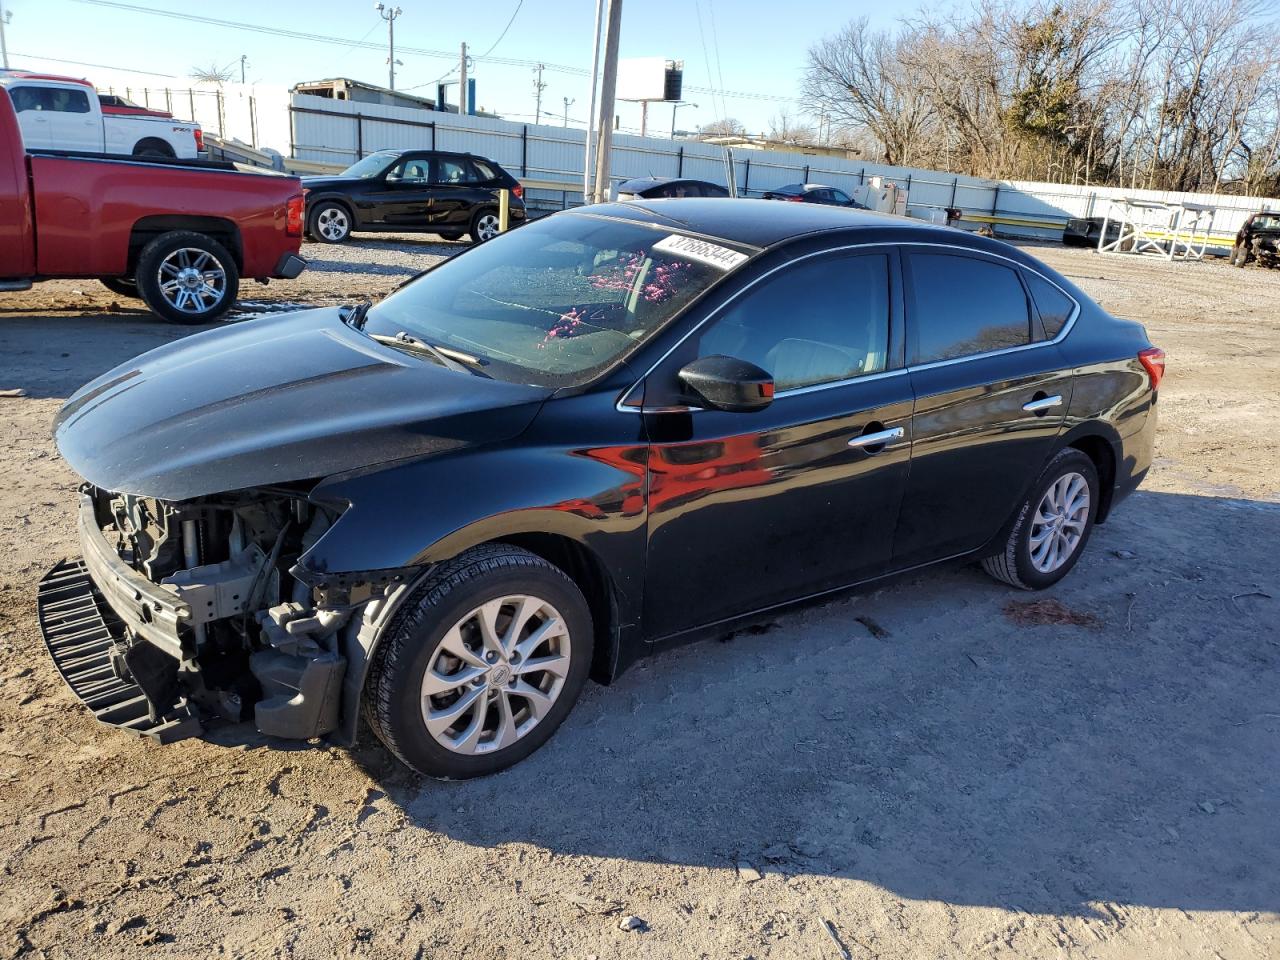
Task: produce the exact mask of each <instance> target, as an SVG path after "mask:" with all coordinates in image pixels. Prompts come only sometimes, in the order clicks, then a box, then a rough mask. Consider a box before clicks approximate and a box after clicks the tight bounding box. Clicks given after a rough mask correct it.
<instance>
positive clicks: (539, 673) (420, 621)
mask: <svg viewBox="0 0 1280 960" xmlns="http://www.w3.org/2000/svg"><path fill="white" fill-rule="evenodd" d="M591 649H592V627H591V614H590V612H589V610H588V608H587V603H586V600H585V599H584V598H583V596H582V593H581V591H580V590H579V589H578V588H577V586H576V585H575V584H574V583H573V581H572V580H570V579H569V578H568V577H567V576H566V575H565V574H564V573H563V572H562V571H561V570H560V569H558V568H557V567H554V566H552V565H551V564H549V563H547V562H546V561H545V560H543V559H542V558H540V557H537V556H535V555H534V554H532V553H529V552H528V551H526V550H521V549H519V548H517V547H511V546H507V545H505V544H490V545H486V546H481V547H476V548H474V549H471V550H468V551H466V552H465V553H462V554H460V555H459V556H458V557H456V558H454V559H453V560H450V561H448V562H446V563H443V564H441V565H440V567H439V568H438V569H437V570H436V571H435V572H434V573H433V574H432V575H431V576H430V577H429V578H428V579H427V581H426V582H425V583H424V584H422V586H421V587H419V588H418V590H417V592H416V593H415V594H414V596H413V597H412V598H410V599H409V600H408V601H407V602H406V603H405V605H404V607H402V608H401V609H400V611H399V612H398V613H397V614H396V616H395V618H394V619H393V620H392V622H391V623H389V624H388V625H387V633H386V635H385V637H384V638H383V640H382V642H381V643H380V644H379V645H378V648H377V650H376V652H375V654H374V659H373V662H372V663H371V664H370V668H369V679H368V682H367V685H366V688H365V701H364V702H365V715H366V717H367V719H368V720H369V724H370V726H371V727H373V730H374V732H375V733H376V734H377V735H378V738H379V739H380V740H382V742H383V743H384V744H386V746H387V748H388V749H389V750H391V752H392V753H394V754H395V755H396V756H397V757H399V758H400V759H401V760H402V761H403V762H404V763H406V764H408V765H409V766H410V767H412V768H414V769H415V770H417V771H419V772H420V773H424V774H426V775H428V776H431V777H437V778H440V779H445V780H461V779H467V778H470V777H478V776H483V775H484V774H489V773H495V772H497V771H498V770H502V769H505V768H506V767H509V766H511V765H512V764H514V763H517V762H519V761H520V760H523V759H524V758H525V757H527V756H529V754H531V753H533V752H534V751H535V750H536V749H538V747H540V746H541V745H542V744H543V743H545V742H546V741H547V740H548V739H549V738H550V737H551V735H552V734H553V733H555V731H556V728H557V727H558V726H559V725H560V723H561V722H562V721H563V720H564V718H565V717H566V716H567V715H568V713H569V711H570V710H571V709H572V708H573V704H574V702H575V701H576V700H577V699H578V695H579V693H581V691H582V687H583V684H584V683H585V682H586V678H587V672H588V669H589V667H590V663H591Z"/></svg>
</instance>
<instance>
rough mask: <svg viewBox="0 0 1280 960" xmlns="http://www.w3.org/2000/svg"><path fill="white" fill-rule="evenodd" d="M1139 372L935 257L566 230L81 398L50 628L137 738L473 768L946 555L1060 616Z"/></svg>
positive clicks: (681, 204)
mask: <svg viewBox="0 0 1280 960" xmlns="http://www.w3.org/2000/svg"><path fill="white" fill-rule="evenodd" d="M281 357H288V358H289V362H288V363H287V364H282V363H281ZM1163 372H1164V355H1163V353H1162V352H1161V351H1160V350H1159V349H1157V348H1155V347H1153V346H1152V345H1151V343H1150V341H1149V340H1148V339H1147V335H1146V333H1145V332H1144V330H1143V328H1142V326H1141V325H1140V324H1137V323H1134V322H1132V321H1128V320H1119V319H1116V318H1114V317H1112V316H1110V315H1109V314H1107V313H1106V312H1105V311H1103V310H1102V309H1101V308H1100V307H1099V306H1098V305H1097V304H1095V303H1094V302H1093V301H1092V300H1090V299H1089V297H1088V296H1086V295H1085V294H1084V293H1083V292H1081V291H1080V290H1079V289H1078V288H1077V287H1075V286H1074V285H1073V284H1072V283H1071V282H1070V281H1069V280H1067V279H1065V278H1064V277H1063V276H1062V275H1061V274H1059V273H1057V272H1056V271H1054V270H1053V269H1051V268H1049V267H1047V266H1045V265H1044V264H1042V263H1040V262H1039V261H1038V260H1036V259H1035V258H1033V257H1031V256H1029V255H1028V254H1026V253H1024V252H1023V251H1021V250H1018V249H1016V248H1014V247H1011V246H1007V245H1005V244H1003V243H1000V242H997V241H991V240H984V239H982V238H980V237H976V236H973V235H970V234H967V233H963V232H960V231H956V230H948V229H947V228H946V227H941V226H932V225H926V224H922V223H920V222H918V221H911V220H906V219H898V218H887V217H883V216H877V215H873V214H867V213H851V212H849V211H846V210H839V211H837V210H831V209H827V208H824V207H821V206H817V205H808V204H804V205H801V204H796V205H781V204H776V203H766V202H763V201H760V200H729V201H726V200H711V199H688V200H657V201H653V202H652V203H647V204H643V205H641V204H634V203H614V204H608V205H600V206H592V207H585V208H581V209H578V210H571V211H568V212H565V213H558V214H555V215H553V216H550V217H547V218H545V219H541V220H538V221H535V222H534V223H532V224H530V225H529V226H526V227H524V228H522V229H520V230H517V231H514V232H512V233H509V234H504V235H503V236H501V237H499V238H497V239H496V240H494V241H492V242H490V243H485V244H482V245H480V246H478V247H475V248H472V249H471V250H468V251H467V252H465V253H464V254H462V255H461V256H457V257H454V258H452V259H449V260H447V261H445V262H443V263H441V264H440V265H439V266H437V267H435V268H434V269H432V270H431V271H429V272H427V273H425V274H423V275H421V276H419V277H417V278H416V279H414V280H412V281H411V282H409V283H408V284H406V285H405V286H403V287H401V288H400V289H399V290H398V291H396V292H395V293H393V294H392V295H391V296H389V297H388V298H387V299H385V300H383V301H382V302H381V303H379V304H378V305H377V306H373V307H370V306H369V305H368V304H367V303H362V304H358V305H353V306H348V307H344V308H325V309H318V310H309V311H305V312H301V313H297V314H293V315H283V316H276V317H272V318H264V319H262V320H255V321H254V322H253V323H247V324H236V325H234V326H230V327H226V328H224V329H221V330H218V331H215V332H212V333H208V334H205V335H203V336H201V337H199V338H193V339H192V340H190V341H186V342H178V343H174V344H170V345H168V346H166V347H163V348H161V349H160V350H157V351H154V352H152V353H150V354H145V355H143V356H142V357H139V358H137V359H136V360H131V361H129V362H128V363H126V364H124V365H122V366H120V367H117V368H116V369H115V370H112V371H111V372H109V373H107V374H104V375H103V376H102V377H101V378H99V379H98V380H95V381H94V382H92V383H90V384H88V385H87V386H85V387H83V388H82V389H81V390H80V391H78V392H77V393H76V394H75V395H74V396H73V397H72V398H71V399H70V400H68V401H67V403H66V405H65V406H64V407H63V409H62V412H61V413H60V414H59V415H58V419H57V423H56V428H55V435H56V439H57V443H58V447H59V449H60V450H61V452H62V455H63V457H64V458H65V459H66V461H67V463H68V464H69V465H70V466H71V467H72V468H73V469H74V470H75V471H76V472H78V473H79V474H80V475H81V476H82V477H84V478H85V481H86V485H85V486H84V487H83V491H84V492H83V494H82V497H81V506H80V520H79V529H80V538H81V544H82V550H83V558H82V559H78V560H74V561H71V562H65V563H63V564H60V565H59V566H58V567H56V568H54V570H52V571H51V572H50V573H49V574H48V576H47V577H46V578H45V580H44V581H43V583H42V585H41V587H40V593H39V609H40V619H41V624H42V627H43V630H44V632H45V637H46V639H47V641H48V644H49V648H50V650H51V651H52V654H53V658H54V660H55V661H56V662H57V663H58V665H59V668H60V669H61V670H62V673H63V675H64V677H65V678H66V679H67V680H68V681H69V683H70V684H71V686H72V688H73V689H74V690H75V691H76V692H77V693H78V694H79V695H80V696H81V697H82V698H84V699H85V701H86V702H87V703H88V705H89V706H90V708H91V709H93V710H94V712H95V713H96V715H97V716H98V717H99V719H101V720H104V721H106V722H108V723H114V724H119V725H125V726H128V727H129V728H130V729H131V730H133V731H135V732H146V733H150V734H151V735H153V736H156V737H159V738H166V737H172V736H177V735H179V734H181V733H185V732H190V731H191V730H192V729H194V725H195V723H196V722H197V720H198V717H197V716H196V714H195V712H194V710H197V709H198V710H218V711H221V712H222V713H224V714H227V715H230V716H233V717H237V718H238V717H241V716H243V717H244V718H246V719H250V718H251V719H253V721H254V722H255V723H256V725H257V727H258V729H259V730H260V731H262V732H263V733H266V734H273V735H278V736H287V737H316V736H321V735H329V736H331V737H333V738H334V739H335V740H337V741H339V742H343V743H350V742H352V740H353V738H354V736H355V731H356V724H357V718H358V717H359V716H360V715H361V713H362V712H363V714H364V715H365V716H366V717H367V718H368V720H369V723H370V725H371V727H372V728H373V730H374V732H375V733H376V734H377V735H378V736H379V737H380V738H381V739H382V741H383V742H384V743H385V744H386V745H387V747H388V748H389V749H390V750H391V751H392V752H394V753H395V754H396V756H398V757H399V758H400V759H401V760H403V761H404V762H405V763H407V764H408V765H410V766H411V767H413V768H415V769H417V770H420V771H422V772H423V773H427V774H430V775H433V776H438V777H449V778H460V777H472V776H476V775H479V774H485V773H491V772H493V771H496V770H500V769H502V768H504V767H507V766H509V765H510V764H512V763H515V762H516V761H518V760H520V759H522V758H523V757H526V756H528V755H529V754H530V753H532V752H533V751H534V750H535V749H536V748H537V747H538V746H539V745H540V744H542V743H543V742H544V741H546V740H547V738H548V737H550V736H551V734H552V733H553V731H554V730H555V729H556V727H557V726H558V725H559V724H560V722H561V721H562V720H564V718H565V716H566V715H567V714H568V712H569V710H570V708H571V707H572V706H573V703H574V701H575V700H576V699H577V697H578V694H579V693H580V691H581V690H582V687H583V684H584V683H585V681H586V680H587V678H588V677H594V678H596V679H597V680H600V681H604V682H608V681H610V680H612V679H613V678H615V677H617V676H618V675H619V674H620V673H621V672H622V671H623V670H624V669H625V668H626V667H627V666H628V665H629V664H631V663H633V662H634V661H636V660H637V659H638V658H640V657H643V656H646V655H648V654H650V653H652V652H654V651H656V650H659V649H661V648H663V647H666V646H670V645H671V644H674V643H679V642H683V641H686V640H691V639H694V638H697V637H699V636H706V635H711V634H724V633H726V632H728V631H732V630H734V629H736V628H739V627H741V626H743V625H745V624H747V623H750V622H752V620H754V619H756V618H759V617H761V616H776V611H777V610H778V608H779V607H781V606H784V605H789V604H795V603H800V602H804V601H811V600H814V599H817V598H822V597H828V596H830V595H832V594H833V593H834V592H837V591H842V590H845V589H847V588H850V587H852V586H856V585H858V584H861V583H866V582H868V581H879V580H880V579H881V578H883V577H885V576H886V575H889V574H893V573H898V572H902V571H908V570H916V569H918V568H920V567H921V566H924V565H926V564H931V563H937V562H941V561H955V560H976V561H981V563H982V565H983V567H984V568H985V569H986V571H987V572H988V573H990V574H991V575H992V576H994V577H995V578H997V579H998V580H1000V581H1002V582H1004V583H1006V584H1009V585H1011V586H1014V587H1020V588H1027V589H1042V588H1045V587H1049V586H1052V585H1053V584H1055V583H1057V582H1058V581H1059V580H1060V579H1061V578H1062V577H1064V576H1065V575H1066V574H1067V573H1068V571H1070V570H1071V568H1072V567H1073V566H1074V565H1075V563H1076V562H1077V560H1079V558H1080V555H1081V553H1082V552H1083V551H1084V548H1085V544H1086V543H1087V542H1088V540H1089V535H1090V533H1091V531H1092V530H1093V527H1094V525H1095V524H1096V523H1101V522H1102V521H1104V520H1106V519H1107V517H1108V515H1109V514H1110V513H1111V511H1112V510H1113V509H1114V508H1115V506H1116V504H1117V503H1119V501H1120V500H1121V499H1122V498H1123V497H1125V496H1126V495H1127V494H1128V493H1129V492H1130V491H1132V490H1133V489H1134V488H1135V487H1136V486H1137V485H1138V484H1139V482H1140V481H1141V480H1142V478H1143V477H1144V475H1145V474H1146V473H1147V470H1148V467H1149V466H1150V464H1151V455H1152V439H1153V435H1154V433H1155V427H1156V401H1157V396H1158V388H1159V386H1160V379H1161V376H1162V375H1163ZM99 610H101V611H106V612H108V617H107V618H106V619H102V618H101V617H99V615H98V613H97V611H99ZM179 663H181V665H182V669H181V671H179V670H178V665H179Z"/></svg>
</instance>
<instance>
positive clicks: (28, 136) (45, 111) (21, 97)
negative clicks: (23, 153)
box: [9, 84, 54, 150]
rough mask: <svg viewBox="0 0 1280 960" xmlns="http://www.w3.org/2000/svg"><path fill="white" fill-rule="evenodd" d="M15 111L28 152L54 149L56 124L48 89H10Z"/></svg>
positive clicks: (23, 86)
mask: <svg viewBox="0 0 1280 960" xmlns="http://www.w3.org/2000/svg"><path fill="white" fill-rule="evenodd" d="M9 97H10V99H12V100H13V109H14V111H15V112H16V113H17V114H18V127H19V128H20V129H21V130H22V143H23V146H25V147H26V148H27V149H28V150H50V149H52V148H53V138H54V124H53V122H52V120H51V119H50V117H51V115H52V101H51V100H50V98H49V88H48V87H34V86H28V85H26V84H19V85H16V86H12V87H9Z"/></svg>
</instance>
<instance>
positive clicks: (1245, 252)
mask: <svg viewBox="0 0 1280 960" xmlns="http://www.w3.org/2000/svg"><path fill="white" fill-rule="evenodd" d="M1253 260H1257V261H1258V263H1260V264H1262V266H1264V267H1274V266H1276V265H1278V264H1280V212H1276V211H1274V210H1272V211H1268V210H1264V211H1262V212H1261V213H1255V214H1254V215H1253V216H1251V217H1250V218H1249V219H1248V220H1246V221H1245V222H1244V226H1242V227H1241V228H1240V230H1239V231H1238V232H1237V233H1236V242H1235V245H1234V246H1233V247H1232V248H1231V263H1232V264H1233V265H1234V266H1237V267H1243V266H1245V265H1246V264H1247V263H1249V262H1250V261H1253Z"/></svg>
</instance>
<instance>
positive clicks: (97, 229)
mask: <svg viewBox="0 0 1280 960" xmlns="http://www.w3.org/2000/svg"><path fill="white" fill-rule="evenodd" d="M302 229H303V198H302V185H301V183H300V182H299V181H298V179H297V178H296V177H282V176H278V175H271V174H255V173H242V172H240V171H238V170H237V169H236V168H235V167H233V166H232V165H230V164H220V163H210V162H207V161H194V160H167V159H159V158H156V159H132V160H126V159H123V158H121V157H117V156H110V155H107V154H94V153H70V152H64V151H38V152H35V153H27V152H26V150H25V148H24V146H23V143H22V135H21V133H20V131H19V127H18V122H17V116H16V114H15V113H14V110H13V104H12V102H11V101H10V99H9V95H8V94H7V93H6V92H5V91H4V90H2V89H0V291H4V290H26V289H28V288H30V286H31V284H32V282H33V281H37V280H50V279H54V278H58V277H74V278H96V279H99V280H101V281H102V282H103V284H105V285H106V286H107V287H108V288H109V289H111V290H113V291H115V292H117V293H120V294H122V295H125V296H135V297H141V298H142V299H143V300H144V301H145V302H146V304H147V306H149V307H150V308H151V309H152V310H153V311H155V313H157V314H158V315H159V316H161V317H163V318H164V319H166V320H170V321H173V322H175V323H206V322H208V321H210V320H213V319H216V318H217V317H218V316H220V315H221V314H222V313H224V312H225V311H226V310H228V309H229V308H230V307H231V306H232V304H234V303H235V300H236V294H237V292H238V290H239V285H240V278H241V277H242V276H243V277H252V278H254V279H256V280H260V281H263V282H266V281H267V280H269V279H273V278H280V279H288V280H291V279H293V278H294V277H296V276H297V275H298V274H299V273H301V272H302V270H303V268H304V267H305V266H306V261H305V260H303V259H302V257H300V256H299V255H298V250H299V248H300V247H301V243H302Z"/></svg>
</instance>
